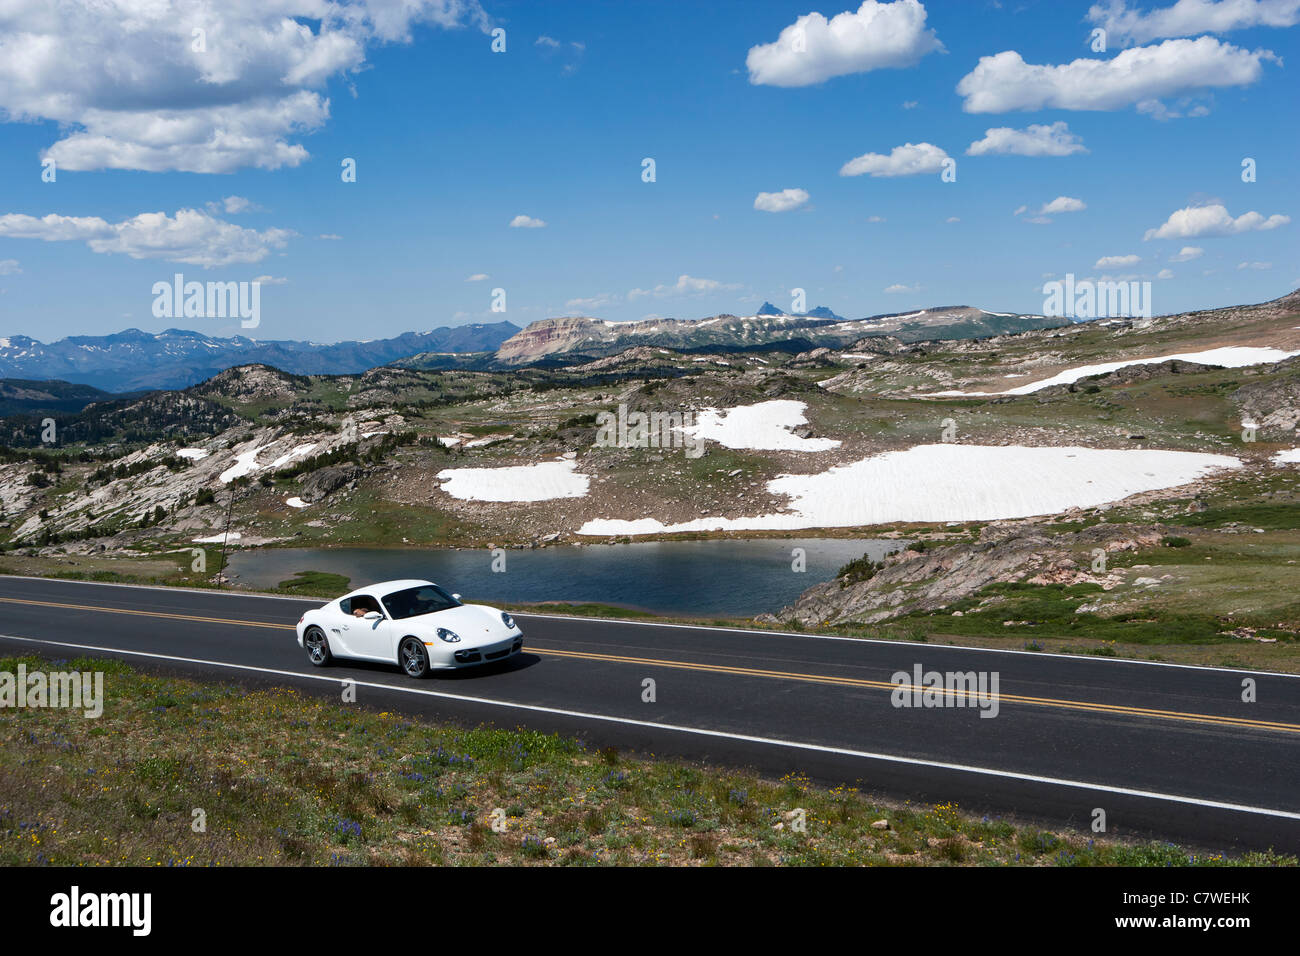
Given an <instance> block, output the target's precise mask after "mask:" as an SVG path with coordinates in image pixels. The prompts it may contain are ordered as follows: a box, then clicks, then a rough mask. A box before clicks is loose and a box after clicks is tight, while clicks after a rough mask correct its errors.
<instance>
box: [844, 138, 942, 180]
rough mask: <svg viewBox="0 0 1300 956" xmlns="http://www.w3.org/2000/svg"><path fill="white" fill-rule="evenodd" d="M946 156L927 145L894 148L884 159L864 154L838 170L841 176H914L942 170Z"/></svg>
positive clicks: (877, 154)
mask: <svg viewBox="0 0 1300 956" xmlns="http://www.w3.org/2000/svg"><path fill="white" fill-rule="evenodd" d="M947 159H948V154H947V153H945V152H944V151H943V150H942V149H940V148H939V147H938V146H934V145H932V144H931V143H915V144H913V143H905V144H903V145H902V146H895V147H894V148H893V149H892V150H890V153H889V155H888V156H885V155H883V154H881V153H864V154H862V155H861V156H858V157H857V158H855V159H850V160H849V161H848V162H847V163H845V164H844V165H843V166H841V167H840V175H841V176H862V175H864V174H865V175H869V176H916V175H920V174H923V173H937V172H938V171H939V170H941V169H943V164H944V162H945V161H946V160H947Z"/></svg>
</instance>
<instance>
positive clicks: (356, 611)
mask: <svg viewBox="0 0 1300 956" xmlns="http://www.w3.org/2000/svg"><path fill="white" fill-rule="evenodd" d="M378 610H379V603H378V602H377V601H375V599H374V598H369V597H366V596H365V595H362V596H361V597H358V598H354V599H353V601H352V616H353V617H365V616H366V615H367V614H369V613H370V612H371V611H378Z"/></svg>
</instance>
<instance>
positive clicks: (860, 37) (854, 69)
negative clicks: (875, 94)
mask: <svg viewBox="0 0 1300 956" xmlns="http://www.w3.org/2000/svg"><path fill="white" fill-rule="evenodd" d="M925 19H926V12H925V7H924V6H923V5H922V4H921V3H919V2H918V0H895V2H893V3H878V2H876V0H864V2H863V4H862V6H860V7H859V8H858V9H857V10H856V11H845V12H844V13H840V14H837V15H836V16H834V17H832V18H831V19H829V20H827V19H826V17H824V16H822V14H820V13H808V14H805V15H803V16H801V17H799V18H798V19H797V20H795V22H794V23H792V24H791V25H790V26H788V27H786V28H785V29H784V30H782V31H781V34H780V36H779V37H778V38H777V40H776V42H774V43H765V44H760V45H759V46H755V47H752V48H751V49H750V51H749V55H748V56H746V57H745V66H746V67H747V68H748V69H749V82H750V83H753V84H755V85H767V86H811V85H812V84H814V83H821V82H823V81H825V80H829V79H831V78H832V77H835V76H846V75H848V74H850V73H866V72H869V71H871V70H881V69H897V68H901V67H909V66H915V65H916V64H917V63H918V62H919V61H920V59H921V58H922V57H923V56H925V55H926V54H927V53H932V52H935V51H938V50H943V44H942V43H940V42H939V38H938V37H937V36H935V33H934V31H933V30H929V29H926V26H925Z"/></svg>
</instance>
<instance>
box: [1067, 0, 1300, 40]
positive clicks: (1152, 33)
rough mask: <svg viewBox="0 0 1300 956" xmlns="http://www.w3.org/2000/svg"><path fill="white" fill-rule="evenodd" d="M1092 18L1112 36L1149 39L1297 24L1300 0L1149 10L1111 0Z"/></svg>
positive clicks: (1238, 0)
mask: <svg viewBox="0 0 1300 956" xmlns="http://www.w3.org/2000/svg"><path fill="white" fill-rule="evenodd" d="M1088 20H1089V21H1091V22H1092V23H1095V24H1097V25H1098V26H1100V27H1102V28H1103V29H1105V31H1106V34H1107V37H1108V39H1111V40H1118V41H1120V42H1132V43H1146V42H1147V41H1148V40H1158V39H1160V38H1162V37H1190V36H1196V35H1197V34H1201V33H1227V32H1228V31H1230V30H1244V29H1247V28H1249V27H1293V26H1295V25H1296V24H1297V23H1300V0H1178V2H1177V3H1175V4H1174V5H1173V6H1171V7H1164V8H1162V9H1159V10H1152V11H1150V12H1149V13H1143V12H1142V11H1140V10H1137V9H1134V8H1132V7H1130V6H1129V5H1128V4H1127V3H1126V2H1125V0H1110V2H1109V3H1098V4H1094V5H1093V6H1092V8H1091V9H1089V11H1088Z"/></svg>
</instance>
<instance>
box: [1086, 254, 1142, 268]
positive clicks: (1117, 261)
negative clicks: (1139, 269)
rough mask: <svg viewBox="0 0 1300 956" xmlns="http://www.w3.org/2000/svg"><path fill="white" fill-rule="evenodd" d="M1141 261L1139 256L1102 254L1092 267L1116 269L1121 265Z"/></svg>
mask: <svg viewBox="0 0 1300 956" xmlns="http://www.w3.org/2000/svg"><path fill="white" fill-rule="evenodd" d="M1141 261H1142V257H1141V256H1102V257H1101V258H1100V259H1098V260H1097V262H1096V264H1095V265H1094V266H1093V268H1094V269H1118V268H1120V267H1121V266H1135V265H1137V264H1138V263H1139V262H1141Z"/></svg>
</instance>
